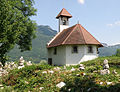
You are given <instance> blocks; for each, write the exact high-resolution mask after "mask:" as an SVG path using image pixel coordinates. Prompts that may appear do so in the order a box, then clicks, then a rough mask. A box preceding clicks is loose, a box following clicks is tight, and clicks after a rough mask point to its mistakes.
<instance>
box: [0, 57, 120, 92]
mask: <svg viewBox="0 0 120 92" xmlns="http://www.w3.org/2000/svg"><path fill="white" fill-rule="evenodd" d="M104 59H108V61H109V65H110V72H111V74H109V75H100V74H99V70H101V69H102V65H103V61H104ZM83 64H84V65H85V70H84V71H83V70H82V71H80V70H78V68H79V65H76V66H67V67H66V69H64V67H63V66H61V67H59V68H60V70H56V69H54V68H55V67H57V66H49V65H43V64H42V65H41V64H34V65H32V66H27V67H25V68H22V69H20V70H18V69H14V70H12V71H10V73H9V75H7V76H4V77H2V78H1V81H0V82H1V84H2V85H3V86H4V89H0V91H1V92H11V91H13V90H14V92H28V91H31V92H40V87H43V89H42V90H41V92H119V89H120V57H116V56H112V57H100V58H98V59H95V60H91V61H87V62H83ZM73 67H74V68H75V69H76V70H75V71H70V70H71V69H72V68H73ZM113 70H116V71H117V72H118V74H117V75H115V74H112V71H113ZM45 71H46V72H47V73H43V72H45ZM50 71H53V72H54V73H50ZM83 73H85V74H86V75H83ZM60 82H65V83H66V85H65V86H64V87H62V88H61V89H60V88H58V87H56V85H57V84H58V83H60ZM107 82H112V84H110V85H107Z"/></svg>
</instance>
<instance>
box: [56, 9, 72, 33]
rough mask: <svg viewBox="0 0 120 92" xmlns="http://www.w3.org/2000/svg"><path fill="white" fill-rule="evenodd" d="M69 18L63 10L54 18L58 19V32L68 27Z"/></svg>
mask: <svg viewBox="0 0 120 92" xmlns="http://www.w3.org/2000/svg"><path fill="white" fill-rule="evenodd" d="M71 17H72V15H71V14H70V13H69V12H68V11H67V10H66V9H65V8H63V9H62V10H61V12H60V13H59V14H58V15H57V17H56V18H57V19H59V32H61V31H63V30H64V29H66V28H68V27H69V18H71Z"/></svg>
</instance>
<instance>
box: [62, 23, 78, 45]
mask: <svg viewBox="0 0 120 92" xmlns="http://www.w3.org/2000/svg"><path fill="white" fill-rule="evenodd" d="M76 26H77V25H74V26H72V27H74V28H73V29H72V31H71V32H70V33H69V35H68V36H67V38H66V39H65V40H64V41H63V42H62V44H64V43H65V41H66V40H67V39H68V37H70V35H71V34H72V32H73V30H74V29H75V28H76ZM72 27H71V28H72Z"/></svg>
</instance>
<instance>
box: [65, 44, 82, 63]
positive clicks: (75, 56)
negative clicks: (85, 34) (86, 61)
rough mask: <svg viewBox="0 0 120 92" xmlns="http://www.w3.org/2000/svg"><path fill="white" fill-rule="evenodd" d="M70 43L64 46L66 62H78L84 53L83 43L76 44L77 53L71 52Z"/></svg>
mask: <svg viewBox="0 0 120 92" xmlns="http://www.w3.org/2000/svg"><path fill="white" fill-rule="evenodd" d="M72 47H73V46H71V45H67V46H66V64H67V65H68V64H78V63H79V62H80V61H81V59H82V57H83V55H84V45H79V46H78V53H72Z"/></svg>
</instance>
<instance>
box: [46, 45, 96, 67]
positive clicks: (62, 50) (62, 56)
mask: <svg viewBox="0 0 120 92" xmlns="http://www.w3.org/2000/svg"><path fill="white" fill-rule="evenodd" d="M77 46H78V53H72V48H73V45H65V46H58V47H57V55H54V48H50V49H48V58H52V63H53V65H75V64H79V63H81V62H84V61H88V60H92V59H95V58H97V57H98V54H97V46H95V45H92V47H93V53H88V45H77Z"/></svg>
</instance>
